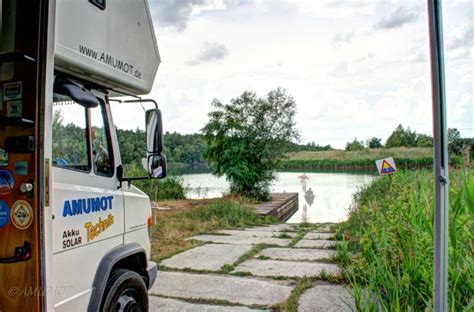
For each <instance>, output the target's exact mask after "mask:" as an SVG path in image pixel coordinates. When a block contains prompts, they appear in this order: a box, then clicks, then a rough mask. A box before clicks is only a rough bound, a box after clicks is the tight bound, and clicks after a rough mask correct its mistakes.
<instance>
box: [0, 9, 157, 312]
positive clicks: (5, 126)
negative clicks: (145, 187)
mask: <svg viewBox="0 0 474 312" xmlns="http://www.w3.org/2000/svg"><path fill="white" fill-rule="evenodd" d="M0 17H1V19H0V239H1V240H0V311H1V312H7V311H8V312H9V311H40V310H41V311H44V310H47V311H68V312H69V311H86V310H87V311H146V310H147V309H148V296H147V289H148V288H150V287H151V286H152V284H153V282H154V281H155V279H156V275H157V269H156V264H155V263H153V262H151V261H149V258H150V227H151V225H152V218H151V217H152V215H151V206H150V200H149V198H148V197H147V195H146V194H144V193H143V192H142V191H140V190H139V189H137V188H136V187H134V186H133V181H134V180H137V179H155V178H163V177H165V176H166V158H165V156H164V155H163V154H162V150H163V143H162V123H161V112H160V110H159V109H158V106H157V105H156V103H155V102H154V101H151V100H148V101H143V100H141V99H140V98H138V97H137V96H138V95H142V94H147V93H149V92H150V90H151V87H152V85H153V81H154V77H155V75H156V72H157V69H158V65H159V63H160V56H159V52H158V47H157V44H156V39H155V34H154V28H153V23H152V20H151V17H150V12H149V8H148V3H147V0H118V1H116V0H111V1H106V0H61V1H57V0H35V1H31V0H0ZM124 95H129V96H133V97H135V98H136V99H135V100H133V101H129V102H140V103H139V104H142V105H138V104H137V105H136V109H138V110H141V109H142V106H146V105H148V106H149V107H150V109H148V110H146V112H144V113H143V114H145V119H146V124H145V125H141V126H142V127H143V126H144V127H145V128H146V137H144V138H143V140H144V141H145V140H146V146H147V152H146V155H143V157H144V158H146V160H147V161H146V164H147V170H148V173H149V174H148V176H146V177H127V176H125V174H124V170H123V167H122V163H121V158H120V151H119V146H118V141H117V136H116V133H115V126H114V122H113V120H112V114H111V111H112V110H113V105H120V104H113V105H112V107H111V105H110V100H109V98H111V97H116V96H124ZM137 126H140V125H139V124H137Z"/></svg>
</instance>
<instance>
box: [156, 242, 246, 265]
mask: <svg viewBox="0 0 474 312" xmlns="http://www.w3.org/2000/svg"><path fill="white" fill-rule="evenodd" d="M250 249H252V246H250V245H225V244H206V245H203V246H199V247H196V248H193V249H190V250H187V251H185V252H183V253H180V254H178V255H176V256H173V257H171V258H168V259H166V260H163V261H162V262H161V264H162V265H164V266H166V267H168V268H173V269H193V270H203V271H204V270H207V271H220V270H221V268H222V266H224V265H225V264H229V265H231V264H233V263H234V262H235V261H237V259H239V258H240V257H241V256H242V255H243V254H245V253H246V252H248V251H250Z"/></svg>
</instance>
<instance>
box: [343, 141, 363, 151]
mask: <svg viewBox="0 0 474 312" xmlns="http://www.w3.org/2000/svg"><path fill="white" fill-rule="evenodd" d="M363 149H364V142H362V141H357V138H355V139H354V141H352V142H347V144H346V151H360V150H363Z"/></svg>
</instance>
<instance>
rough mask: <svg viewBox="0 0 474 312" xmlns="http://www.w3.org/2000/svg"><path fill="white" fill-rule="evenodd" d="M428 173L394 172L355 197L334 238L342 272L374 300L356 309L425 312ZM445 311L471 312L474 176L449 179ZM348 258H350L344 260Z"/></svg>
mask: <svg viewBox="0 0 474 312" xmlns="http://www.w3.org/2000/svg"><path fill="white" fill-rule="evenodd" d="M433 184H434V182H433V174H432V172H431V171H429V170H420V171H406V172H398V173H397V174H395V175H392V176H391V177H390V178H389V177H383V178H380V179H377V180H376V181H374V182H373V183H372V184H370V185H369V186H367V187H365V188H364V189H362V190H361V191H360V192H358V193H357V194H356V195H355V197H354V198H355V204H354V206H353V209H352V210H351V212H350V214H349V219H348V221H347V222H345V223H343V224H342V225H341V226H340V228H339V230H338V235H337V237H339V238H344V239H345V241H346V243H345V244H342V245H340V246H339V259H340V260H341V265H342V266H343V270H344V271H343V274H344V277H345V278H346V280H348V281H350V282H351V284H352V287H353V289H354V290H355V296H356V301H357V299H358V296H360V295H361V294H362V293H363V290H364V291H368V292H369V293H371V294H373V296H374V299H375V300H374V301H370V302H369V301H367V300H365V301H364V300H362V301H359V302H358V303H357V304H358V308H359V309H363V310H365V309H368V310H373V309H375V307H376V306H378V307H381V308H382V310H387V311H402V310H403V311H405V310H413V311H424V310H426V309H430V307H431V306H432V301H431V300H432V296H433V220H432V218H433V207H434V203H433V197H434V196H433ZM449 199H450V211H449V246H450V247H449V301H450V302H449V306H450V309H451V311H468V310H470V309H472V308H473V301H472V300H473V297H472V290H473V289H474V284H473V281H474V270H473V267H472V263H474V256H473V246H474V242H473V237H472V229H473V228H474V221H473V220H474V178H473V176H472V173H471V174H469V175H467V174H466V175H464V174H462V173H461V172H459V170H458V171H453V172H452V173H451V175H450V195H449ZM350 254H353V256H350Z"/></svg>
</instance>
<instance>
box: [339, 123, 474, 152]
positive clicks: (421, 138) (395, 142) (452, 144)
mask: <svg viewBox="0 0 474 312" xmlns="http://www.w3.org/2000/svg"><path fill="white" fill-rule="evenodd" d="M448 142H449V152H450V154H454V155H460V154H461V151H462V150H463V148H466V147H467V148H469V149H470V151H471V153H472V152H473V151H474V139H473V138H461V133H460V132H459V130H458V129H456V128H450V129H448ZM384 147H385V148H393V147H433V137H432V136H430V135H427V134H422V133H416V131H412V130H411V129H410V127H408V128H406V129H405V128H404V127H403V125H401V124H400V125H398V127H397V128H395V130H393V132H392V133H391V134H390V136H389V137H388V138H387V140H386V142H385V144H382V139H381V138H377V137H372V138H369V139H367V140H366V141H365V142H364V141H359V140H357V138H355V139H354V141H352V142H347V143H346V151H358V150H363V149H366V148H384Z"/></svg>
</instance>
